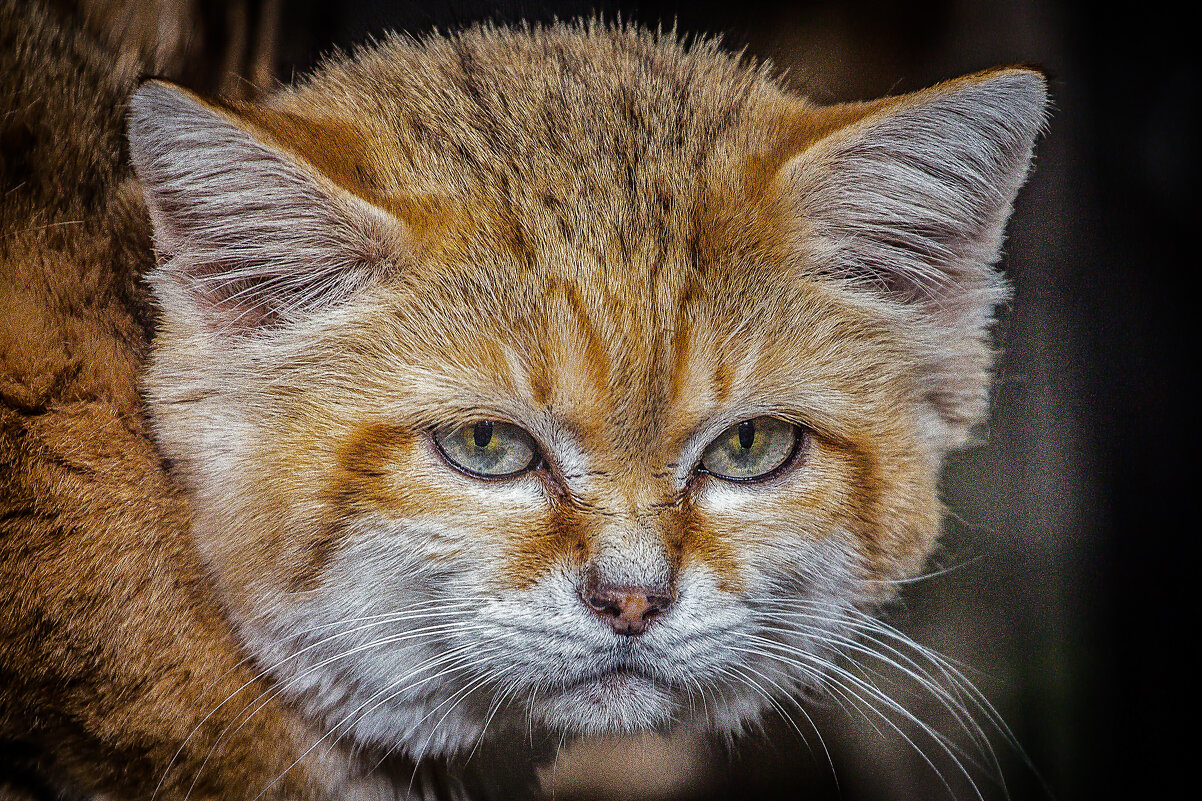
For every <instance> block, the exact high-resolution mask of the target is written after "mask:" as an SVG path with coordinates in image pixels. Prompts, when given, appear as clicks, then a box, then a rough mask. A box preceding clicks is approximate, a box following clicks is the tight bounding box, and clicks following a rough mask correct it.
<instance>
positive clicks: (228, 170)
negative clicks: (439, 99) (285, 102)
mask: <svg viewBox="0 0 1202 801" xmlns="http://www.w3.org/2000/svg"><path fill="white" fill-rule="evenodd" d="M247 127H249V126H244V125H240V124H239V123H238V122H237V121H236V118H235V116H234V115H233V114H232V113H228V112H225V111H223V110H221V109H218V108H215V107H212V106H210V105H208V104H206V103H205V102H203V101H201V100H199V99H198V98H196V97H195V96H194V95H192V94H191V93H189V92H187V91H186V90H183V89H180V88H178V87H175V86H172V85H170V84H166V83H163V82H160V81H151V82H148V83H146V84H144V85H142V86H141V87H140V88H139V89H138V91H137V92H135V93H134V95H133V97H132V98H131V100H130V114H129V123H128V135H129V143H130V152H131V156H132V160H133V164H134V169H135V171H136V173H137V175H138V178H139V180H140V181H141V184H142V191H143V194H144V196H145V198H146V203H147V206H148V208H149V210H150V217H151V222H152V224H153V227H154V241H155V248H156V250H157V251H158V254H159V257H160V262H161V266H160V267H159V269H158V270H157V271H156V275H155V276H154V277H153V279H152V280H153V281H154V282H155V283H161V282H163V281H170V282H172V283H174V284H182V285H185V286H186V287H187V288H188V289H189V290H190V291H189V292H187V293H184V294H183V295H181V294H180V293H177V292H172V293H171V296H172V297H173V298H181V297H189V298H191V299H193V300H195V301H196V302H198V303H201V304H203V306H204V311H205V314H204V315H203V318H204V319H207V320H211V321H213V322H214V323H215V324H216V325H217V326H219V327H222V328H250V327H254V326H256V325H259V324H262V323H265V322H274V321H284V320H288V319H291V318H294V317H296V316H299V315H302V314H304V313H305V312H308V311H311V310H313V309H315V308H317V307H320V306H325V305H328V304H332V303H336V302H338V301H340V300H342V299H345V298H346V297H347V296H349V295H350V294H352V293H353V292H355V291H356V290H358V289H359V288H361V287H363V286H364V285H366V284H367V283H368V282H370V280H371V279H372V277H373V276H374V275H375V274H376V273H378V272H379V271H380V270H382V269H384V268H385V267H386V266H387V264H388V262H389V261H390V259H392V258H394V257H395V256H396V255H397V253H398V251H399V249H400V247H401V244H402V234H403V231H402V226H401V223H400V222H399V221H398V220H396V219H395V218H394V217H392V216H391V215H389V214H387V213H386V212H384V211H383V210H381V209H379V208H378V207H376V206H374V205H372V204H370V203H368V202H367V201H364V200H362V199H360V198H358V197H356V196H354V195H351V194H350V193H349V192H346V191H345V190H342V189H341V188H339V187H337V186H336V185H335V184H334V183H333V182H331V181H329V180H327V179H325V178H324V177H322V176H321V174H320V173H319V172H318V171H317V170H316V169H315V168H313V167H312V166H311V165H309V164H307V163H305V162H304V160H303V159H301V158H300V157H298V156H294V155H291V154H289V153H286V152H285V151H283V150H281V149H278V148H276V147H274V146H272V145H270V144H268V143H267V142H265V141H263V140H262V139H260V138H258V137H257V136H256V135H255V134H254V133H252V132H250V131H248V130H247Z"/></svg>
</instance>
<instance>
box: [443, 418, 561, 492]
mask: <svg viewBox="0 0 1202 801" xmlns="http://www.w3.org/2000/svg"><path fill="white" fill-rule="evenodd" d="M434 442H435V444H436V445H438V449H439V450H440V451H442V455H443V457H445V458H446V460H447V461H448V462H450V463H451V464H452V465H454V466H455V467H458V468H459V469H460V470H462V471H463V472H465V473H468V474H470V475H473V476H476V477H478V478H509V477H510V476H515V475H517V474H518V473H521V472H524V471H526V470H529V469H530V468H531V467H534V465H535V464H536V463H537V462H538V447H537V446H536V445H535V443H534V437H532V436H530V435H529V434H527V433H526V432H525V431H523V430H522V429H520V428H518V427H517V426H515V425H510V424H509V423H495V422H493V421H491V420H481V421H479V422H476V423H468V424H467V425H462V426H459V427H458V428H451V429H446V430H443V431H435V432H434Z"/></svg>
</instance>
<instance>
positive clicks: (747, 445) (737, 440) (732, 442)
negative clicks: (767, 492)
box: [700, 417, 802, 481]
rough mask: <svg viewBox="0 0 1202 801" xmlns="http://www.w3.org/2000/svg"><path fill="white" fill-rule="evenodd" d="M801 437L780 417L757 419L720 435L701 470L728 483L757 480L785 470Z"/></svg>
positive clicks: (705, 457)
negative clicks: (783, 468)
mask: <svg viewBox="0 0 1202 801" xmlns="http://www.w3.org/2000/svg"><path fill="white" fill-rule="evenodd" d="M801 437H802V434H801V431H800V430H799V429H798V427H797V426H795V425H794V424H792V423H790V422H788V421H785V420H781V419H780V418H779V417H756V418H753V419H751V420H744V421H743V422H741V423H736V424H735V425H733V426H731V427H730V428H728V429H726V430H725V431H723V432H722V433H721V434H719V435H718V438H717V439H715V440H714V441H713V442H711V443H710V444H709V446H708V447H707V448H706V449H705V453H704V454H702V456H701V466H700V471H701V472H703V473H708V474H710V475H712V476H717V477H718V478H723V479H726V480H727V481H758V480H762V479H765V478H768V477H769V476H771V475H772V474H774V473H775V472H776V471H777V470H779V469H780V468H781V467H783V466H784V465H785V464H786V463H787V462H788V461H789V460H790V459H791V458H792V457H793V454H794V453H796V451H797V446H798V443H799V442H800V440H801Z"/></svg>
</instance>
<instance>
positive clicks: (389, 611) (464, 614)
mask: <svg viewBox="0 0 1202 801" xmlns="http://www.w3.org/2000/svg"><path fill="white" fill-rule="evenodd" d="M514 491H515V492H520V490H514ZM436 529H437V530H436ZM434 534H437V535H438V536H432V535H434ZM473 534H474V532H471V531H468V530H462V529H456V528H455V527H454V526H449V525H446V524H435V523H418V524H413V523H406V524H395V523H394V524H391V525H383V521H373V522H372V523H370V524H369V523H367V522H363V523H361V524H360V525H358V526H355V527H352V530H351V532H350V541H349V544H348V546H347V547H346V548H344V550H343V551H342V552H340V553H339V555H338V556H337V558H336V559H335V560H333V562H332V563H331V564H330V565H329V566H328V568H327V570H326V572H325V574H324V579H323V582H322V584H321V586H320V587H319V588H318V589H317V590H315V591H313V592H311V593H306V594H301V595H297V596H281V597H279V598H276V599H275V600H274V601H273V602H268V603H266V604H264V605H263V606H262V607H261V610H260V611H261V613H260V614H258V615H256V616H255V617H253V618H251V619H247V620H245V621H243V622H242V626H241V628H242V632H243V636H244V637H245V639H246V642H247V644H248V646H249V647H250V648H251V650H252V651H253V652H254V654H255V655H256V657H257V659H258V661H259V663H260V664H261V665H262V666H263V667H264V668H265V669H267V670H268V671H269V672H271V673H272V674H273V675H274V677H275V679H276V682H277V687H278V688H279V692H281V693H282V694H284V695H286V696H287V697H289V698H291V699H292V700H293V702H294V703H298V704H299V705H300V706H302V708H303V709H304V710H305V711H306V713H307V714H308V715H310V716H311V717H312V718H314V719H315V720H318V721H320V722H321V724H322V725H323V726H324V727H325V730H326V731H327V732H329V735H330V737H331V738H333V737H336V736H350V737H351V738H352V739H353V740H356V741H358V742H361V743H365V744H371V745H375V746H378V747H381V748H387V749H395V750H398V751H402V752H404V753H407V754H409V755H410V756H413V757H423V756H432V755H440V754H441V755H446V754H454V753H461V752H463V751H465V750H470V749H471V748H472V747H474V746H475V744H476V743H477V742H479V740H480V739H481V738H482V737H483V736H485V734H486V731H488V732H493V733H496V732H498V731H501V730H504V729H510V728H514V727H518V728H525V727H526V726H527V725H531V724H533V725H535V726H536V727H539V728H545V729H546V730H549V731H550V732H551V733H553V734H555V733H565V732H566V733H570V734H609V733H617V732H634V731H641V730H647V729H657V728H665V727H667V726H669V725H671V726H673V727H683V728H687V729H693V730H700V731H718V732H728V733H737V732H739V731H741V730H743V729H744V728H746V726H747V725H748V723H749V722H750V721H752V720H754V719H755V718H757V717H758V716H759V714H761V712H762V711H763V710H764V709H765V708H766V707H768V706H769V705H771V704H773V703H780V702H783V701H785V700H786V699H787V697H788V696H791V695H794V694H795V693H796V690H797V687H798V686H799V685H801V684H807V683H814V682H815V681H817V680H818V679H817V671H816V670H815V671H813V675H807V672H806V671H804V670H799V669H798V667H797V666H796V665H789V664H787V663H786V662H783V661H781V660H778V659H773V658H772V657H771V653H770V651H767V650H765V649H764V648H762V647H760V645H758V644H757V643H758V642H759V640H758V639H757V638H762V637H764V636H769V637H772V638H778V639H781V640H782V641H785V642H788V643H789V644H790V645H791V646H793V647H796V648H800V649H803V650H805V649H808V650H810V651H813V652H814V654H815V657H814V664H818V660H819V658H820V657H819V652H820V650H821V649H820V647H819V645H818V644H817V641H818V640H821V639H823V638H822V637H821V636H816V635H815V633H814V631H813V630H812V628H811V629H810V630H806V631H802V630H801V629H796V630H793V631H788V630H782V626H781V624H782V621H784V622H785V623H786V624H787V623H788V621H787V620H785V619H784V618H779V617H777V616H775V615H774V610H776V609H778V608H779V607H780V606H781V605H782V604H787V603H790V602H800V603H803V604H805V605H806V608H811V609H824V610H826V612H825V613H824V614H823V617H824V618H826V619H827V621H828V622H827V623H826V624H824V625H825V626H827V627H828V628H829V630H830V631H831V632H832V633H837V632H838V630H839V628H840V620H841V610H843V609H844V608H845V607H846V606H847V604H848V598H849V597H851V596H852V595H854V592H852V591H851V588H852V587H854V569H853V559H852V557H851V555H850V554H851V551H850V549H849V548H848V547H846V542H847V541H846V540H845V539H843V538H842V537H837V536H836V537H830V538H828V539H827V540H824V541H822V542H812V543H808V544H804V543H798V542H797V541H792V542H788V541H782V542H781V543H780V545H779V547H767V548H765V549H763V550H762V551H761V552H760V553H759V554H758V555H752V558H750V559H749V560H748V562H747V563H746V566H745V567H746V572H747V576H748V579H749V581H748V583H747V588H746V592H745V593H744V594H742V595H740V596H735V595H732V594H731V593H727V592H724V591H722V590H721V589H720V588H719V585H718V581H717V579H716V577H715V576H714V575H713V574H712V573H710V572H709V571H708V570H707V569H705V568H704V567H689V568H686V569H684V570H683V571H682V572H681V574H680V575H679V577H678V600H677V603H676V605H675V606H674V607H673V608H672V610H671V612H670V613H668V614H666V615H665V616H664V617H663V618H662V619H660V620H657V621H656V623H655V624H654V625H653V626H651V627H650V628H649V629H648V631H647V632H646V633H645V634H643V635H642V636H640V637H638V638H628V637H621V636H618V635H615V634H614V633H613V631H612V630H611V629H610V628H609V627H608V625H606V624H605V623H603V622H602V621H601V620H599V619H598V618H597V617H596V615H595V614H594V613H593V612H592V611H591V610H589V609H588V608H587V607H586V606H585V605H584V604H583V603H581V601H580V598H579V571H578V570H575V569H571V568H568V567H566V566H565V567H563V568H562V569H558V570H555V571H552V572H551V573H550V574H548V575H547V576H545V577H544V578H543V579H542V580H540V581H539V582H538V583H537V584H536V585H535V586H533V587H532V588H530V589H529V590H524V591H520V592H519V591H509V592H501V593H492V594H489V595H486V596H481V595H480V594H479V588H481V587H488V586H496V583H495V579H496V578H497V576H498V574H499V573H503V571H504V570H505V565H504V564H503V562H502V561H501V554H500V553H499V552H498V551H497V550H495V549H492V548H489V547H487V545H486V544H484V543H479V542H478V543H477V547H475V548H473V549H469V550H468V551H467V552H466V553H465V552H464V551H463V550H462V549H461V548H459V547H457V546H452V547H451V548H450V549H447V550H446V551H445V552H442V553H440V552H439V551H440V549H442V548H443V547H444V546H442V545H439V544H438V543H463V542H468V541H470V540H471V539H472V538H473ZM476 536H477V538H478V535H476ZM780 539H782V540H788V538H787V537H781V538H780ZM452 551H454V552H455V553H456V554H457V555H454V556H452V555H451V552H452ZM766 625H768V626H771V627H774V630H772V631H770V630H769V629H768V628H765V626H766ZM786 628H787V626H786Z"/></svg>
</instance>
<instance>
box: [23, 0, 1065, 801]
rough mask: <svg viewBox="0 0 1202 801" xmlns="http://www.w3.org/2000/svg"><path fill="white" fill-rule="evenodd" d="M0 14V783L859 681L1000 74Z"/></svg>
mask: <svg viewBox="0 0 1202 801" xmlns="http://www.w3.org/2000/svg"><path fill="white" fill-rule="evenodd" d="M2 23H3V26H4V29H5V36H6V39H5V41H6V45H5V52H3V53H2V54H0V57H2V58H3V59H4V60H5V61H4V65H3V66H4V70H3V74H4V75H5V78H4V81H5V84H4V87H5V95H4V98H5V103H6V106H5V111H4V113H5V115H6V116H5V117H4V126H5V133H4V135H5V139H4V142H5V144H4V147H5V153H4V155H5V159H6V160H9V159H12V158H14V156H13V153H14V152H17V151H20V152H18V153H17V160H16V161H7V163H6V165H5V172H4V176H5V178H4V180H5V182H6V183H5V194H4V196H3V199H2V200H0V204H2V205H0V208H2V209H3V237H4V239H3V245H2V248H0V270H2V273H0V280H2V281H3V284H2V286H3V294H2V295H0V303H2V304H3V313H2V317H0V319H2V320H3V324H2V329H0V330H2V331H3V339H0V354H2V355H3V362H0V368H2V369H3V371H4V373H3V384H0V392H2V395H3V399H4V404H3V405H2V406H0V433H2V439H0V461H2V462H3V473H2V476H3V477H2V478H0V481H2V482H3V484H0V520H2V521H3V522H2V523H0V525H2V526H3V539H2V540H0V543H2V544H0V573H2V575H0V603H2V604H3V611H2V612H0V625H2V629H0V673H2V674H3V676H4V689H3V695H2V696H0V743H3V745H2V746H0V747H3V748H4V749H6V751H7V759H8V761H9V763H10V764H11V765H13V766H15V767H12V768H10V775H7V776H4V777H3V779H4V780H5V781H7V782H8V783H9V792H10V793H13V794H18V795H17V796H16V797H27V796H32V797H38V794H39V793H42V794H43V795H45V796H46V797H49V796H50V795H53V794H54V793H60V794H65V796H66V797H81V798H88V797H93V796H94V797H103V798H111V799H125V798H130V799H132V798H138V799H146V798H157V799H182V798H194V799H195V798H220V799H248V800H249V799H266V798H292V799H295V798H304V799H309V798H313V799H318V798H345V799H352V798H393V797H404V796H405V795H406V794H409V793H411V794H413V795H418V796H420V795H429V796H439V795H446V794H451V795H455V794H464V793H468V794H475V795H476V796H478V797H486V796H490V795H505V794H506V793H509V794H514V793H516V792H517V791H515V790H513V789H512V788H509V789H506V788H505V787H503V786H502V784H503V781H512V782H515V783H517V784H520V782H521V781H524V780H525V779H524V778H523V777H524V776H525V774H523V773H522V772H521V771H513V770H506V771H495V770H494V771H491V772H488V771H482V769H480V768H477V770H476V771H475V774H476V775H473V774H472V771H471V770H468V771H466V772H463V771H457V769H456V763H457V761H458V762H461V761H463V760H464V759H466V758H467V757H468V756H469V755H471V754H473V753H474V752H475V751H476V750H477V749H478V748H484V749H487V748H489V747H492V746H495V745H497V744H502V745H504V744H517V745H519V746H520V745H522V744H524V743H527V742H528V741H530V740H531V739H537V738H544V737H545V738H550V739H552V740H558V739H561V738H563V737H572V736H576V735H583V734H604V733H630V732H642V731H649V730H655V731H669V730H675V729H687V730H697V731H706V732H718V733H730V734H737V733H739V732H741V731H743V730H744V729H746V728H747V727H748V726H750V725H752V724H754V722H755V721H756V720H757V719H759V718H760V716H762V715H763V714H765V712H766V711H767V710H769V709H770V707H771V706H772V705H773V704H775V703H780V702H782V701H785V700H787V699H790V698H793V697H795V696H797V695H799V694H800V693H802V692H803V691H804V690H806V689H807V688H808V689H813V690H816V691H820V692H835V693H844V694H850V695H853V696H863V695H864V694H865V693H866V692H867V690H866V689H865V688H863V687H861V686H858V685H857V684H856V683H855V681H857V680H856V679H855V677H854V674H851V673H848V672H847V671H845V670H841V668H840V667H839V654H840V653H842V652H844V651H847V650H848V647H849V646H852V645H854V643H855V642H856V637H857V634H858V632H860V631H862V630H863V629H864V628H865V626H866V625H868V624H867V623H866V621H868V620H870V619H871V618H870V617H869V616H868V613H870V612H871V611H872V610H873V608H874V607H875V606H876V605H877V604H879V603H880V602H881V601H882V600H884V599H885V598H886V597H887V596H888V594H889V592H890V591H891V588H892V587H894V586H896V583H895V580H897V579H899V578H902V577H905V576H907V575H910V574H912V573H913V572H914V571H916V570H917V569H919V568H920V566H921V565H922V564H923V560H924V557H925V556H926V555H927V554H928V552H929V551H930V549H931V548H932V546H933V544H934V542H935V539H936V536H937V534H938V531H939V527H940V521H941V514H942V510H941V507H940V503H939V499H938V495H937V492H936V485H937V479H938V476H939V471H940V465H941V462H942V460H943V458H944V456H945V454H947V453H948V452H949V451H950V450H952V449H955V448H958V447H961V446H963V445H964V444H965V443H966V442H967V441H968V439H969V437H970V434H971V430H972V428H973V426H974V424H975V423H977V422H978V421H979V420H980V419H981V418H982V415H983V414H984V412H985V409H986V405H987V395H988V384H989V371H990V366H991V360H992V352H991V347H990V343H989V337H988V333H989V326H990V323H991V320H992V318H993V314H994V311H995V308H996V306H997V305H998V304H999V303H1000V302H1001V301H1003V300H1004V299H1005V298H1006V296H1007V288H1006V284H1005V282H1004V280H1003V278H1002V277H1001V275H1000V274H999V273H998V272H997V271H995V270H994V269H993V266H992V265H993V264H994V263H995V262H996V260H997V258H998V253H999V247H1000V244H1001V241H1002V234H1003V227H1004V224H1005V222H1006V219H1007V216H1008V214H1009V211H1010V207H1011V203H1012V202H1013V200H1014V197H1015V195H1016V193H1017V192H1018V189H1019V187H1020V185H1021V184H1022V183H1023V180H1024V179H1025V177H1026V174H1027V171H1028V168H1029V164H1030V161H1031V156H1032V147H1033V142H1034V140H1035V138H1036V136H1037V135H1038V133H1039V131H1040V129H1041V126H1042V124H1043V119H1044V113H1045V111H1044V109H1045V103H1046V87H1045V81H1044V78H1043V77H1042V76H1041V75H1040V74H1039V73H1038V72H1035V71H1032V70H1029V69H1025V68H1003V69H997V70H993V71H989V72H984V73H979V74H976V75H971V76H967V77H964V78H960V79H957V80H953V81H949V82H947V83H944V84H940V85H938V86H936V87H934V88H931V89H928V90H925V91H920V92H917V93H914V94H910V95H904V96H900V97H889V98H885V99H881V100H877V101H874V102H868V103H857V104H849V105H837V106H819V105H815V104H813V103H811V102H809V101H807V100H806V99H805V98H803V97H800V96H798V95H796V94H793V93H791V92H790V91H789V90H788V89H787V88H786V87H785V86H783V85H781V83H780V82H779V81H777V80H776V79H775V78H774V77H773V76H772V74H771V73H770V72H769V71H768V70H767V69H766V68H761V67H757V66H755V65H751V64H748V63H746V62H745V61H742V60H740V59H739V58H738V57H736V56H734V55H731V54H728V53H727V52H724V51H723V50H722V49H721V48H720V47H719V46H718V45H716V44H714V43H712V42H705V41H701V42H697V43H693V44H690V45H687V46H686V45H685V44H683V43H682V42H681V41H680V39H678V38H677V37H676V36H675V35H672V34H664V33H651V32H648V31H645V30H641V29H639V28H637V27H629V26H621V25H611V24H603V23H600V22H582V23H571V24H557V25H552V26H549V27H516V28H491V27H480V28H473V29H470V30H467V31H464V32H461V33H457V34H453V35H449V36H441V35H432V36H429V37H427V38H424V39H422V40H419V41H414V40H410V39H404V38H388V39H385V40H384V41H383V42H382V43H379V44H377V45H374V46H372V47H370V48H367V49H364V50H362V51H360V52H358V53H356V54H354V55H353V56H350V57H344V58H339V59H336V60H333V61H331V62H329V63H327V64H326V65H325V66H323V67H322V68H321V69H320V70H319V71H318V72H316V73H315V74H313V75H311V76H309V77H308V78H305V79H303V80H301V81H300V82H298V83H296V84H295V85H293V86H290V87H288V88H285V89H283V90H281V91H279V92H277V93H274V94H272V95H270V96H268V97H265V98H263V99H262V100H261V102H258V103H255V104H250V103H235V102H229V101H227V102H222V101H217V100H213V99H207V98H203V97H200V96H197V95H195V94H192V93H191V92H189V91H187V90H184V89H182V88H180V87H178V86H175V85H172V84H169V83H166V82H162V81H154V80H152V81H148V82H144V83H141V84H140V85H139V84H138V83H137V81H136V76H135V75H134V74H132V71H131V70H128V69H127V70H125V71H121V70H113V69H110V68H109V66H108V62H106V56H105V54H104V52H103V51H102V50H99V49H97V48H94V47H90V46H86V43H81V42H80V41H79V40H78V39H73V38H72V37H71V36H68V35H64V34H62V33H60V32H57V31H55V30H54V28H53V26H52V25H51V24H50V23H48V22H47V21H46V20H45V19H43V18H41V17H40V16H39V14H38V13H37V12H36V11H17V10H14V9H12V8H9V7H8V6H5V11H4V16H3V19H2ZM14 32H15V39H14ZM14 131H15V132H16V133H13V132H14ZM22 132H24V133H22ZM14 137H17V138H20V137H24V138H23V139H21V142H22V143H24V144H22V145H21V146H19V147H18V146H14V145H12V144H10V143H11V142H13V141H14ZM146 287H149V292H150V293H151V295H152V296H151V297H148V296H147V295H146V294H145V293H146ZM139 393H141V394H139ZM532 732H533V735H532ZM471 764H476V765H480V764H482V763H480V762H477V763H470V762H469V766H470V765H471ZM481 773H483V775H479V774H481ZM502 773H503V774H505V775H504V776H503V775H501V774H502ZM511 774H512V775H511ZM20 793H24V794H25V795H24V796H22V795H19V794H20Z"/></svg>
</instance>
